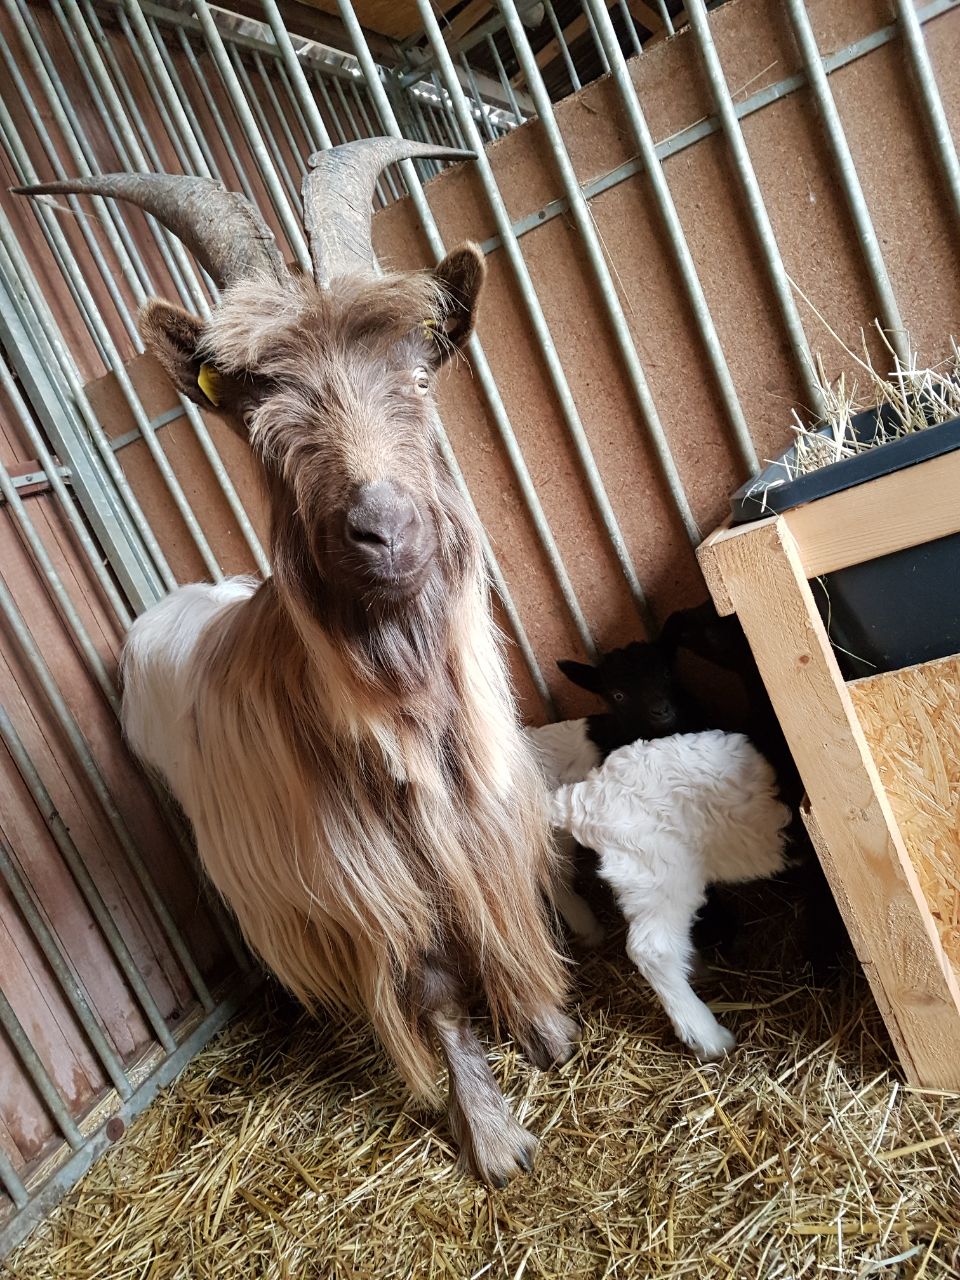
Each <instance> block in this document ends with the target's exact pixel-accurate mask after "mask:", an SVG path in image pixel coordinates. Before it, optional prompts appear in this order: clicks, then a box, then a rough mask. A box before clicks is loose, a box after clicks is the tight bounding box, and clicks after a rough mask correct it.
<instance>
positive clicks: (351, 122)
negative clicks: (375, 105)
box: [333, 80, 389, 209]
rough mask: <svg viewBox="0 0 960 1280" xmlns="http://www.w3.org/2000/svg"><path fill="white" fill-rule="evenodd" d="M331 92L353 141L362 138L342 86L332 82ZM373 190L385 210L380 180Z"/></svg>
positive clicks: (384, 197)
mask: <svg viewBox="0 0 960 1280" xmlns="http://www.w3.org/2000/svg"><path fill="white" fill-rule="evenodd" d="M333 92H334V93H335V94H336V96H337V98H338V100H339V102H340V109H341V110H342V111H343V114H344V115H345V116H346V118H347V125H348V127H349V129H350V132H351V133H352V134H353V136H354V138H355V139H357V138H362V137H363V136H364V135H363V133H362V132H361V129H360V126H359V125H358V124H357V118H356V116H355V115H354V114H353V108H352V107H351V106H350V103H349V102H348V100H347V95H346V93H345V91H344V88H343V85H342V84H341V83H340V81H339V80H334V82H333ZM374 190H375V191H376V193H377V200H378V201H379V202H380V207H381V208H382V209H385V208H386V207H387V205H388V203H389V201H388V200H387V193H386V191H384V188H383V180H382V178H378V179H377V181H376V184H375V186H374Z"/></svg>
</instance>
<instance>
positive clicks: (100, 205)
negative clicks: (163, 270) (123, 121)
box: [2, 0, 150, 302]
mask: <svg viewBox="0 0 960 1280" xmlns="http://www.w3.org/2000/svg"><path fill="white" fill-rule="evenodd" d="M4 7H5V9H6V11H7V15H8V17H9V18H10V21H11V23H12V25H13V27H14V29H15V31H16V33H17V38H18V39H19V41H20V46H21V48H22V49H23V51H24V53H25V55H26V58H27V62H28V63H29V65H30V69H31V71H32V72H33V74H34V75H35V76H36V77H37V79H38V81H39V82H40V87H41V89H42V91H43V96H44V98H45V99H46V101H47V104H48V106H49V108H50V114H51V115H52V117H53V121H54V123H55V124H56V126H57V129H58V130H59V132H60V135H61V137H62V139H63V142H64V145H65V147H66V149H67V151H68V153H69V155H70V159H71V161H72V162H73V165H74V167H75V169H76V172H77V175H78V176H80V177H85V176H87V175H89V174H92V173H95V172H96V170H97V158H96V155H95V154H94V152H93V150H92V148H91V147H90V145H89V143H88V141H87V139H86V138H85V137H84V136H83V134H82V133H80V132H78V131H77V130H76V128H75V127H74V124H73V120H72V119H71V117H73V118H75V114H76V113H75V112H74V110H73V104H72V103H71V102H70V99H69V96H68V94H67V92H66V89H65V88H64V86H63V84H62V83H61V81H60V78H59V76H58V74H57V70H56V68H55V67H54V66H53V63H52V60H51V58H50V55H49V53H48V51H47V49H46V46H45V45H44V43H43V39H42V37H41V35H40V33H39V31H38V30H37V26H36V23H35V22H34V19H33V15H32V14H31V12H30V10H29V8H28V7H27V5H26V0H4ZM2 44H3V47H5V41H4V42H2ZM7 66H8V69H9V70H10V72H11V76H12V78H13V80H14V83H15V84H16V87H17V92H18V93H19V95H20V97H21V99H22V101H23V103H24V106H25V107H26V109H27V110H28V112H30V115H31V122H32V123H34V127H35V128H36V129H37V136H38V138H39V140H40V142H41V144H42V145H43V148H44V152H45V154H46V155H47V158H48V160H49V161H50V164H51V166H52V167H53V169H54V173H56V174H57V176H65V174H66V171H65V170H64V169H63V168H62V166H61V165H60V160H59V156H58V154H57V151H56V148H55V147H53V144H52V141H51V139H50V137H49V134H48V130H47V127H46V125H45V124H44V123H42V122H41V124H40V125H39V127H38V126H37V124H36V122H35V119H34V111H35V110H36V108H35V104H34V95H33V94H32V93H31V91H30V89H29V88H28V87H27V85H26V82H25V81H24V79H23V76H22V74H21V73H20V69H19V66H18V65H17V62H16V59H14V58H13V57H12V56H10V57H9V58H8V59H7ZM93 204H94V208H95V209H96V210H97V212H98V214H99V215H100V218H101V222H102V227H103V233H104V235H105V236H106V237H107V241H108V243H109V245H110V248H111V249H112V251H113V252H114V253H115V254H116V257H117V261H118V263H119V264H120V269H121V271H122V273H123V277H124V279H125V280H126V282H127V284H128V285H129V286H130V288H131V290H132V291H133V294H134V297H135V298H136V300H137V302H142V301H143V300H144V299H145V298H146V296H147V293H148V292H149V290H150V280H149V277H147V276H146V274H145V273H144V274H141V273H142V272H143V266H142V263H139V262H138V255H137V253H136V246H135V245H134V243H133V239H132V237H131V235H130V232H129V230H128V228H127V225H126V223H125V222H124V220H123V218H122V216H121V214H120V211H119V210H118V209H117V208H116V207H115V206H114V207H111V202H108V201H107V200H104V199H103V197H101V196H96V197H94V198H93ZM71 207H73V206H72V205H71Z"/></svg>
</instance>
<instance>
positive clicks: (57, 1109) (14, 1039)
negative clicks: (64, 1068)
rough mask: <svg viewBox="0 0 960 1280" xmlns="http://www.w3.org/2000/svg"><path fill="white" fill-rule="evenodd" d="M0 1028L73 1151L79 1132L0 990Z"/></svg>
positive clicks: (80, 1142) (78, 1144)
mask: <svg viewBox="0 0 960 1280" xmlns="http://www.w3.org/2000/svg"><path fill="white" fill-rule="evenodd" d="M0 1027H2V1028H3V1030H4V1032H5V1033H6V1036H7V1039H8V1040H9V1041H10V1043H11V1044H12V1045H13V1048H14V1051H15V1052H16V1055H17V1057H18V1058H19V1059H20V1061H21V1062H22V1063H23V1065H24V1067H25V1068H26V1072H27V1075H28V1076H29V1077H30V1079H31V1081H32V1082H33V1087H34V1088H35V1089H36V1091H37V1093H39V1095H40V1097H41V1098H42V1099H43V1105H44V1106H45V1107H46V1108H47V1111H48V1112H49V1113H50V1116H51V1118H52V1119H53V1120H55V1121H56V1122H57V1125H58V1126H59V1129H60V1132H61V1133H62V1134H63V1136H64V1137H65V1138H66V1140H67V1141H68V1142H69V1143H70V1145H71V1147H73V1149H74V1151H76V1150H78V1149H79V1148H80V1147H82V1146H83V1134H82V1133H81V1132H80V1130H79V1129H78V1128H77V1126H76V1123H75V1121H74V1119H73V1116H71V1114H70V1112H69V1110H68V1109H67V1104H66V1103H65V1102H64V1100H63V1098H62V1097H61V1095H60V1093H59V1092H58V1090H57V1087H56V1085H55V1084H54V1083H53V1081H52V1080H51V1079H50V1075H49V1073H48V1071H47V1069H46V1067H45V1066H44V1065H43V1063H42V1062H41V1060H40V1055H39V1054H38V1053H37V1051H36V1049H34V1047H33V1045H32V1044H31V1043H30V1037H29V1036H28V1035H27V1033H26V1031H24V1029H23V1023H22V1022H21V1021H20V1019H19V1018H18V1017H17V1015H16V1013H14V1010H13V1006H12V1005H11V1003H10V1001H9V1000H8V999H7V997H6V996H5V995H4V994H3V991H2V990H0Z"/></svg>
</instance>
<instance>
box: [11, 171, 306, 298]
mask: <svg viewBox="0 0 960 1280" xmlns="http://www.w3.org/2000/svg"><path fill="white" fill-rule="evenodd" d="M11 190H12V191H13V192H14V194H16V195H18V196H41V195H76V196H83V195H88V196H112V197H113V198H114V199H118V200H127V201H129V202H130V204H135V205H136V206H137V207H138V208H140V209H143V211H144V212H145V213H149V214H152V215H153V217H154V218H156V219H157V221H158V222H161V223H163V225H164V226H165V227H166V228H167V230H168V231H172V232H173V234H174V235H175V236H177V238H178V239H180V240H182V241H183V243H184V244H185V245H186V246H187V248H188V249H189V250H190V252H191V253H192V254H193V255H194V257H195V258H196V259H197V261H198V262H199V263H200V265H201V266H202V267H203V269H204V270H205V271H206V272H207V274H208V275H209V276H210V278H211V279H212V280H214V281H215V282H216V284H217V287H218V288H221V289H223V288H226V286H227V285H230V284H233V283H234V282H235V281H237V280H242V279H245V278H247V277H249V276H252V275H257V274H260V273H262V272H268V273H269V274H270V275H272V276H274V277H275V278H276V279H277V280H283V279H284V278H285V276H286V274H287V269H286V267H285V265H284V262H283V258H282V256H281V254H280V250H279V249H278V248H277V244H276V241H275V239H274V235H273V232H272V231H271V230H270V228H269V227H268V226H267V224H266V223H265V222H264V220H263V218H262V217H261V215H260V213H259V211H258V210H257V209H255V208H254V206H253V205H252V204H251V203H250V201H249V200H247V199H246V198H245V197H244V196H242V195H239V194H238V193H237V192H235V191H227V190H226V188H225V187H224V186H223V185H222V183H219V182H214V181H213V180H212V179H210V178H196V177H190V176H186V175H183V174H172V173H103V174H96V175H95V176H93V177H90V178H68V179H66V180H65V181H62V182H41V183H37V184H35V185H33V186H29V187H12V188H11Z"/></svg>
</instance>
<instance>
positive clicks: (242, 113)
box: [191, 0, 310, 272]
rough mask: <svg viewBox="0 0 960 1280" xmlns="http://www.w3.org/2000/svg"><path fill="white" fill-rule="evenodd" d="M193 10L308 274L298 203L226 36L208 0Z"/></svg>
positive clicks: (196, 0) (197, 0) (194, 0)
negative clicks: (280, 169)
mask: <svg viewBox="0 0 960 1280" xmlns="http://www.w3.org/2000/svg"><path fill="white" fill-rule="evenodd" d="M191 4H192V6H193V11H194V13H195V14H196V17H197V19H198V21H199V23H200V25H201V27H202V28H203V35H204V39H205V40H206V43H207V48H208V50H209V51H210V53H211V55H212V57H213V60H214V62H215V63H216V65H217V70H218V72H219V73H220V79H221V80H222V82H223V86H224V88H225V89H226V91H227V96H228V97H229V99H230V105H231V107H232V108H233V111H234V114H235V115H236V117H237V120H238V121H239V123H240V127H241V129H242V130H243V133H244V137H245V138H246V141H247V146H248V147H249V149H250V154H251V155H252V156H253V158H254V160H255V161H256V163H257V167H258V168H259V170H260V175H261V177H262V178H263V181H264V184H265V186H266V188H267V192H268V194H269V196H270V200H271V203H272V204H273V207H274V208H275V209H276V211H277V217H278V218H279V219H280V225H281V226H282V227H283V231H284V235H285V236H286V238H287V243H288V244H289V246H290V250H291V252H292V254H293V256H294V258H295V259H296V261H297V263H298V264H299V266H300V267H302V268H303V270H304V271H306V272H309V271H310V253H309V250H308V249H307V242H306V239H305V237H304V234H303V229H302V227H301V224H300V213H299V209H298V208H297V204H298V202H296V201H295V202H294V204H291V203H290V201H289V200H288V199H287V197H286V195H285V193H284V190H283V186H282V183H281V180H280V177H279V175H278V173H277V170H276V167H275V166H274V164H273V161H272V159H271V157H270V153H269V151H268V149H267V147H266V144H265V143H264V140H263V138H262V137H261V135H260V131H259V129H258V128H257V122H256V119H255V118H254V115H253V112H252V111H251V109H250V106H249V103H248V102H247V100H246V98H245V96H244V93H243V88H242V86H241V84H240V81H239V80H238V78H237V73H236V71H235V70H234V68H233V64H232V62H231V60H230V56H229V54H228V53H227V48H226V45H225V44H224V42H223V37H222V36H221V34H220V31H219V29H218V27H217V24H216V22H214V20H213V15H212V14H211V12H210V6H209V5H208V4H207V2H206V0H191Z"/></svg>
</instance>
